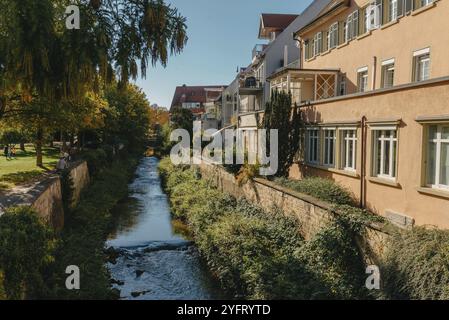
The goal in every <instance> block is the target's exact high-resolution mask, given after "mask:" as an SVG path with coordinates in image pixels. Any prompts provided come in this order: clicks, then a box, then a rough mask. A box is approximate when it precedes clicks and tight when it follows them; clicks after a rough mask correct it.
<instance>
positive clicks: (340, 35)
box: [337, 21, 345, 45]
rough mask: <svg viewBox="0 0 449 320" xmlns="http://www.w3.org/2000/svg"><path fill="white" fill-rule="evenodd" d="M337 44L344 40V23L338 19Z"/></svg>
mask: <svg viewBox="0 0 449 320" xmlns="http://www.w3.org/2000/svg"><path fill="white" fill-rule="evenodd" d="M337 42H338V44H339V45H340V44H342V43H344V42H345V23H344V22H343V21H340V22H339V23H338V41H337Z"/></svg>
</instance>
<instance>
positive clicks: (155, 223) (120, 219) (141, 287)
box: [107, 157, 224, 300]
mask: <svg viewBox="0 0 449 320" xmlns="http://www.w3.org/2000/svg"><path fill="white" fill-rule="evenodd" d="M158 163H159V160H158V159H157V158H154V157H149V158H143V159H142V160H141V162H140V164H139V166H138V168H137V170H136V177H135V179H134V181H133V182H132V183H131V184H130V185H129V197H128V198H127V199H126V200H125V201H122V202H121V203H120V204H119V205H117V207H116V208H115V209H114V213H113V214H114V216H115V217H116V219H115V228H114V231H113V232H112V233H111V235H110V237H109V240H108V242H107V247H113V248H114V249H115V251H117V252H118V253H119V255H118V258H117V259H116V261H115V263H114V264H113V263H108V265H107V267H108V268H109V270H110V272H111V275H112V278H113V281H114V288H116V289H118V290H120V292H121V293H120V297H121V299H125V300H209V299H222V298H223V297H224V294H223V292H221V290H220V289H219V287H218V285H217V284H216V283H215V282H214V281H213V280H212V278H211V276H210V274H209V273H208V270H207V268H206V267H205V266H204V263H203V262H202V261H201V259H200V256H199V253H198V251H197V249H196V247H195V245H194V243H193V242H192V241H191V240H189V239H188V236H186V235H185V234H186V232H185V228H184V227H183V225H182V223H180V222H179V221H172V218H171V213H170V206H169V203H168V197H167V195H166V194H165V193H164V191H163V190H162V187H161V180H160V177H159V173H158V170H157V166H158ZM183 231H184V232H183ZM183 234H184V235H183Z"/></svg>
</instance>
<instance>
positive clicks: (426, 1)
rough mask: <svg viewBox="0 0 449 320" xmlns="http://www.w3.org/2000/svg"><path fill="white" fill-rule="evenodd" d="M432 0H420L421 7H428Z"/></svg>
mask: <svg viewBox="0 0 449 320" xmlns="http://www.w3.org/2000/svg"><path fill="white" fill-rule="evenodd" d="M433 1H434V0H421V3H420V4H421V7H425V6H428V5H429V4H431V3H432V2H433Z"/></svg>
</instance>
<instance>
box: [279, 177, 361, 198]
mask: <svg viewBox="0 0 449 320" xmlns="http://www.w3.org/2000/svg"><path fill="white" fill-rule="evenodd" d="M275 182H276V183H278V184H279V185H282V186H284V187H286V188H289V189H292V190H294V191H297V192H300V193H304V194H308V195H310V196H313V197H316V198H318V199H321V200H324V201H328V202H331V203H334V204H339V205H354V198H353V196H352V195H351V193H350V191H348V190H347V189H346V188H344V187H342V186H339V185H338V184H336V183H335V182H334V181H332V180H330V179H324V178H319V177H310V178H305V179H303V180H289V179H286V178H277V179H276V180H275Z"/></svg>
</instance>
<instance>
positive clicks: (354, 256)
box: [299, 219, 368, 299]
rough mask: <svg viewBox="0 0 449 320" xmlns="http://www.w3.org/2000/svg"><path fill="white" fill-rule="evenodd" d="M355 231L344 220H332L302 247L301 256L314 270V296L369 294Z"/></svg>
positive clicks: (310, 269) (310, 271)
mask: <svg viewBox="0 0 449 320" xmlns="http://www.w3.org/2000/svg"><path fill="white" fill-rule="evenodd" d="M355 237H356V233H355V232H354V230H352V229H351V227H350V225H348V224H347V222H346V221H344V220H338V219H337V220H336V221H332V222H330V223H329V224H328V225H327V226H326V227H324V228H322V229H321V230H320V231H319V232H318V233H317V234H316V235H314V236H313V238H312V239H310V241H308V242H306V244H305V245H304V246H303V247H302V248H301V251H300V252H299V257H300V260H301V261H302V263H303V264H304V265H305V266H306V269H307V271H308V272H309V273H310V274H313V278H314V279H319V281H315V282H312V283H310V287H311V288H312V289H311V292H310V293H311V296H310V298H311V299H358V298H367V297H368V291H367V289H366V288H365V280H366V275H365V266H364V260H363V255H362V253H361V252H360V250H359V249H358V246H357V243H356V241H355Z"/></svg>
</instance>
